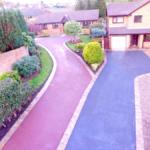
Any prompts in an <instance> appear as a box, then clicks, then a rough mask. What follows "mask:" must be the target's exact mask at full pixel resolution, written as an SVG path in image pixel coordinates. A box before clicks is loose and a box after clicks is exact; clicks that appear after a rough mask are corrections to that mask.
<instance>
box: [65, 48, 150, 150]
mask: <svg viewBox="0 0 150 150" xmlns="http://www.w3.org/2000/svg"><path fill="white" fill-rule="evenodd" d="M107 58H108V63H107V65H106V66H105V68H104V69H103V71H102V73H101V74H100V75H99V77H98V79H97V81H96V82H95V85H94V86H93V88H92V90H91V91H90V93H89V95H88V98H87V101H86V103H85V105H84V108H83V110H82V112H81V114H80V117H79V119H78V121H77V124H76V126H75V128H74V131H73V133H72V136H71V137H70V140H69V142H68V145H67V148H66V150H135V149H136V135H135V100H134V99H135V97H134V79H135V78H136V77H137V76H139V75H141V74H145V73H148V72H150V58H149V57H147V56H146V55H145V54H144V53H143V52H140V51H139V52H138V51H132V52H111V53H108V54H107Z"/></svg>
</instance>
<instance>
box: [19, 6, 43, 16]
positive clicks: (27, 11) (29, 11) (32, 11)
mask: <svg viewBox="0 0 150 150" xmlns="http://www.w3.org/2000/svg"><path fill="white" fill-rule="evenodd" d="M20 11H21V12H22V14H23V15H24V16H25V17H30V16H32V17H36V16H39V15H41V14H43V13H44V11H43V10H42V9H39V8H34V7H33V8H23V9H20Z"/></svg>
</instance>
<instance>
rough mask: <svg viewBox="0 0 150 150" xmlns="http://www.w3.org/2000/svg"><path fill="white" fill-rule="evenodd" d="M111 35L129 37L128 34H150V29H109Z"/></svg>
mask: <svg viewBox="0 0 150 150" xmlns="http://www.w3.org/2000/svg"><path fill="white" fill-rule="evenodd" d="M108 32H109V34H110V35H127V34H150V28H145V29H128V28H125V27H119V28H118V27H112V28H109V29H108Z"/></svg>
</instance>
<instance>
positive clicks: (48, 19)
mask: <svg viewBox="0 0 150 150" xmlns="http://www.w3.org/2000/svg"><path fill="white" fill-rule="evenodd" d="M98 19H99V10H80V11H65V12H62V11H60V12H53V13H45V14H42V15H40V16H37V18H36V20H35V22H34V24H33V25H32V27H31V28H30V30H31V31H32V32H36V33H37V32H38V34H39V33H41V32H42V31H43V30H44V31H46V32H48V34H49V35H60V34H63V32H64V24H65V23H66V22H67V21H69V20H75V21H78V22H80V23H81V25H82V27H83V33H85V34H89V33H90V30H89V26H90V25H91V24H94V23H97V22H98Z"/></svg>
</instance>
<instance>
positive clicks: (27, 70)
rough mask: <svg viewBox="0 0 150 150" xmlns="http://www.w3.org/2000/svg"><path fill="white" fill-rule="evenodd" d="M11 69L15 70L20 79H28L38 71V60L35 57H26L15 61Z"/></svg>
mask: <svg viewBox="0 0 150 150" xmlns="http://www.w3.org/2000/svg"><path fill="white" fill-rule="evenodd" d="M13 69H14V70H17V71H18V73H19V75H20V76H21V77H24V78H28V77H30V76H31V75H32V74H34V73H35V72H37V71H39V70H40V60H39V58H38V57H37V56H35V55H34V56H26V57H23V58H22V59H21V60H19V61H17V62H16V63H15V64H14V65H13Z"/></svg>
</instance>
